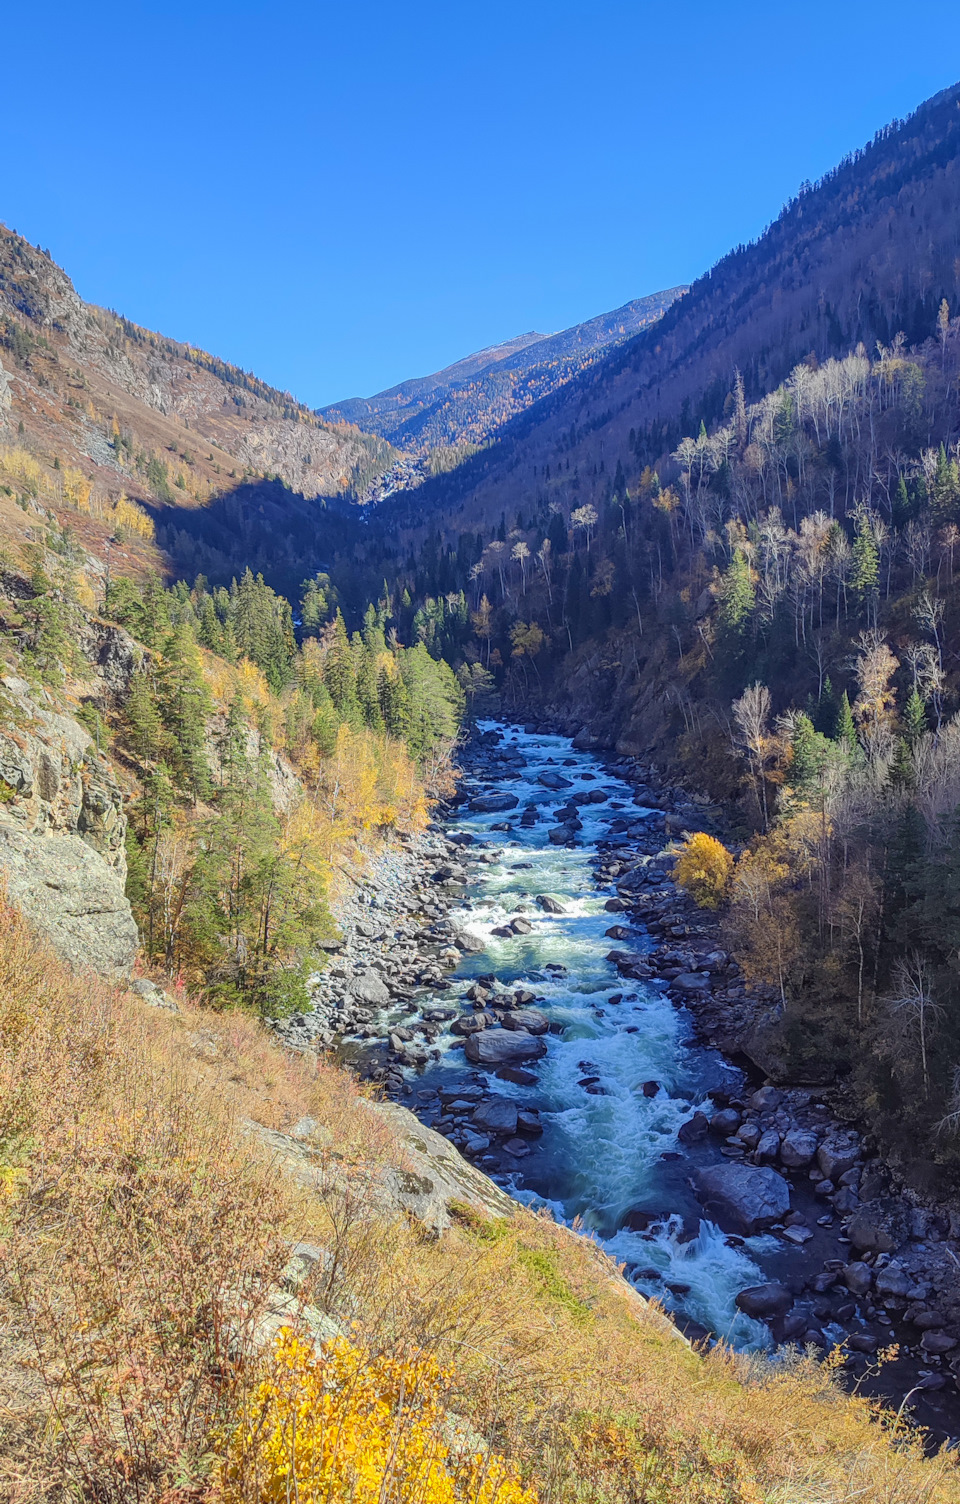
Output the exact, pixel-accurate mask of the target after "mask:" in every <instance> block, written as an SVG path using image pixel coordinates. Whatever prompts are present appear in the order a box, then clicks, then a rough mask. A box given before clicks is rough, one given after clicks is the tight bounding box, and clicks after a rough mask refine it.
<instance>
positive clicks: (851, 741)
mask: <svg viewBox="0 0 960 1504" xmlns="http://www.w3.org/2000/svg"><path fill="white" fill-rule="evenodd" d="M834 741H836V742H838V743H839V745H840V746H841V747H844V748H845V749H846V750H847V752H849V753H851V754H852V753H855V752H857V751H859V748H860V743H859V741H858V740H857V728H856V726H855V725H854V721H853V710H852V709H851V706H850V697H849V695H848V694H847V691H846V690H844V691H843V694H842V695H841V696H840V707H839V709H838V711H837V725H836V730H835V732H834Z"/></svg>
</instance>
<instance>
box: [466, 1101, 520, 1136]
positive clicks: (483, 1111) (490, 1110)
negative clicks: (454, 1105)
mask: <svg viewBox="0 0 960 1504" xmlns="http://www.w3.org/2000/svg"><path fill="white" fill-rule="evenodd" d="M473 1122H474V1126H475V1127H476V1128H478V1129H479V1130H480V1132H481V1133H503V1134H506V1136H507V1137H508V1138H512V1137H513V1135H514V1134H515V1133H516V1131H517V1104H516V1102H512V1101H511V1100H510V1098H509V1097H490V1098H489V1099H488V1100H487V1101H486V1102H481V1103H480V1106H479V1107H478V1108H477V1109H476V1110H475V1112H474V1114H473Z"/></svg>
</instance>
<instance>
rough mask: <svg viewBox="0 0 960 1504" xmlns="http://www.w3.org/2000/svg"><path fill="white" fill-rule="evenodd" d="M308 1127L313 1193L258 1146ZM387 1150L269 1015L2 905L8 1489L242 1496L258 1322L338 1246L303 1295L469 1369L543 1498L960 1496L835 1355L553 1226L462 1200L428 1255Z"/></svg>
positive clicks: (368, 1121)
mask: <svg viewBox="0 0 960 1504" xmlns="http://www.w3.org/2000/svg"><path fill="white" fill-rule="evenodd" d="M304 1116H310V1117H312V1118H313V1119H314V1121H315V1128H314V1129H313V1131H312V1134H311V1136H310V1139H309V1152H310V1154H311V1156H312V1158H311V1160H310V1163H311V1165H312V1167H313V1173H314V1183H313V1185H307V1184H303V1183H299V1182H298V1181H295V1180H294V1179H293V1178H292V1177H289V1176H287V1175H286V1174H285V1172H284V1170H283V1166H282V1163H281V1162H280V1161H279V1160H273V1159H271V1155H270V1151H269V1149H268V1147H266V1146H265V1145H264V1143H263V1142H262V1139H261V1137H258V1135H257V1134H256V1133H255V1132H251V1131H250V1124H251V1123H259V1124H262V1125H264V1126H265V1128H266V1129H269V1130H274V1131H276V1130H280V1131H283V1130H289V1128H290V1127H291V1126H292V1125H293V1124H294V1123H296V1122H297V1121H298V1120H300V1119H302V1118H303V1117H304ZM291 1143H292V1141H291ZM390 1162H392V1163H395V1164H400V1163H402V1148H401V1147H400V1146H398V1145H397V1143H396V1142H395V1141H394V1140H393V1139H392V1137H391V1134H390V1132H389V1130H388V1129H387V1128H386V1126H385V1125H384V1124H383V1123H382V1122H381V1121H380V1120H379V1119H378V1118H377V1117H376V1115H375V1114H371V1113H370V1112H369V1110H367V1109H366V1108H362V1107H361V1106H360V1097H359V1093H358V1091H357V1088H356V1087H355V1085H354V1084H353V1083H352V1082H351V1081H350V1080H349V1079H348V1078H347V1077H346V1076H345V1075H344V1074H342V1073H341V1072H339V1071H337V1070H335V1069H334V1068H333V1067H330V1066H321V1067H319V1068H317V1069H315V1068H314V1067H313V1065H312V1064H310V1063H309V1062H306V1061H303V1060H298V1059H296V1058H291V1057H289V1056H288V1055H286V1054H284V1053H283V1052H281V1051H280V1050H278V1049H277V1048H275V1047H274V1045H273V1044H272V1043H271V1042H270V1040H269V1038H268V1037H267V1036H266V1035H265V1033H264V1032H263V1031H262V1029H261V1028H260V1026H259V1025H258V1024H257V1023H256V1022H255V1021H254V1020H252V1019H250V1018H248V1017H245V1016H240V1015H235V1014H224V1015H218V1014H211V1013H206V1012H204V1011H202V1010H201V1009H198V1008H194V1007H193V1006H191V1005H190V1004H188V1003H187V1004H184V1005H183V1009H182V1011H181V1013H180V1014H179V1015H176V1016H174V1015H170V1014H166V1013H163V1012H161V1011H156V1010H151V1009H148V1008H147V1007H145V1006H144V1005H143V1004H141V1003H139V1002H138V1001H135V1000H134V999H133V998H131V997H129V996H127V995H125V994H124V993H123V992H122V990H120V989H117V988H114V987H113V986H110V985H108V984H106V983H103V982H100V981H97V980H95V979H91V978H89V977H76V976H73V975H72V974H71V973H70V972H69V971H67V969H66V968H65V967H63V966H62V965H61V964H60V963H59V962H57V961H56V960H55V959H54V958H53V957H52V956H51V955H50V954H49V953H48V952H46V951H45V950H44V949H43V948H42V947H41V946H40V945H39V944H38V943H37V942H36V941H35V940H34V938H33V937H32V936H31V934H30V933H29V932H28V930H27V929H26V927H25V925H24V924H23V922H22V921H21V919H20V918H19V917H18V916H17V915H16V914H15V913H14V912H12V911H11V910H10V909H9V908H7V907H5V906H4V907H2V908H0V1176H2V1186H3V1198H4V1199H3V1223H2V1240H3V1247H2V1249H0V1313H2V1314H0V1332H2V1336H0V1458H2V1461H0V1495H2V1497H4V1498H6V1499H10V1500H16V1501H17V1504H27V1501H32V1500H54V1499H57V1500H60V1499H64V1500H65V1499H67V1498H76V1497H78V1496H79V1497H84V1498H89V1499H98V1500H105V1501H108V1504H109V1501H113V1500H116V1501H121V1500H123V1501H126V1500H153V1499H156V1500H161V1499H162V1500H164V1501H166V1504H173V1501H185V1500H188V1499H196V1500H199V1499H204V1500H214V1499H217V1498H219V1497H222V1488H225V1487H226V1486H227V1479H226V1477H223V1479H222V1483H221V1472H220V1469H221V1464H222V1457H223V1453H224V1450H225V1445H226V1444H225V1442H224V1441H223V1438H225V1437H228V1436H230V1435H231V1434H232V1432H231V1426H232V1425H233V1424H234V1423H235V1421H236V1419H237V1418H238V1417H240V1416H242V1415H244V1414H245V1413H247V1412H248V1410H249V1406H250V1402H251V1397H252V1396H253V1395H254V1394H256V1393H257V1392H258V1390H257V1386H258V1385H262V1384H263V1383H264V1382H265V1379H266V1377H268V1376H269V1372H270V1366H269V1365H270V1361H271V1359H270V1356H269V1353H263V1352H259V1351H257V1350H256V1348H255V1344H254V1341H253V1336H254V1329H255V1326H256V1322H257V1320H258V1319H259V1317H260V1315H261V1314H262V1312H263V1310H264V1309H265V1306H266V1303H267V1301H268V1300H269V1298H270V1294H271V1291H272V1290H273V1289H274V1287H275V1284H276V1281H277V1279H278V1278H279V1275H280V1271H281V1270H282V1268H283V1266H284V1264H285V1262H286V1259H287V1257H288V1254H289V1240H291V1239H308V1240H310V1241H312V1242H313V1243H315V1244H317V1245H320V1246H322V1247H323V1248H324V1249H325V1250H327V1253H328V1257H327V1259H326V1262H325V1264H324V1266H323V1268H322V1271H321V1273H320V1274H319V1275H318V1276H317V1280H316V1283H315V1285H314V1287H313V1288H307V1289H305V1290H304V1292H303V1299H304V1300H306V1301H309V1302H311V1303H313V1304H315V1305H319V1306H320V1307H321V1308H322V1309H323V1310H324V1311H325V1312H327V1313H329V1314H331V1315H332V1316H333V1317H334V1318H335V1319H336V1320H337V1321H339V1322H340V1323H341V1325H342V1326H343V1327H344V1329H345V1330H347V1331H348V1332H349V1334H350V1338H351V1341H353V1342H356V1343H360V1344H362V1346H363V1350H364V1352H366V1353H367V1354H369V1356H370V1362H371V1363H373V1364H377V1363H380V1360H381V1359H382V1360H384V1362H387V1361H388V1360H390V1359H391V1358H392V1357H393V1356H395V1355H397V1354H400V1353H403V1354H415V1355H419V1356H418V1358H417V1361H418V1362H419V1361H421V1360H423V1361H427V1360H429V1362H430V1363H431V1364H435V1365H439V1368H440V1369H442V1370H443V1371H444V1372H449V1373H450V1374H451V1375H452V1377H451V1379H450V1381H449V1390H448V1392H447V1393H446V1394H445V1397H444V1404H445V1406H447V1407H448V1408H449V1409H451V1410H452V1411H454V1412H455V1413H456V1414H458V1415H460V1416H462V1417H464V1418H465V1420H466V1421H467V1422H469V1423H470V1424H471V1425H472V1426H473V1427H475V1428H476V1430H477V1431H478V1432H479V1433H480V1434H481V1435H482V1436H484V1437H486V1438H487V1440H488V1441H489V1442H490V1444H491V1445H492V1447H493V1448H494V1449H495V1451H496V1452H498V1453H501V1454H503V1455H504V1456H505V1457H506V1458H508V1459H509V1460H510V1464H511V1465H512V1466H515V1467H516V1468H517V1469H518V1470H519V1474H520V1476H522V1479H523V1483H524V1486H525V1487H527V1488H530V1489H532V1490H533V1491H534V1492H535V1493H536V1496H537V1498H538V1500H539V1501H540V1504H567V1501H570V1504H628V1501H629V1504H641V1501H647V1504H828V1501H829V1504H843V1501H848V1500H849V1501H853V1500H858V1501H871V1504H872V1501H876V1504H956V1501H960V1473H958V1469H957V1466H956V1463H955V1461H954V1459H953V1458H952V1456H949V1455H941V1456H938V1457H934V1458H929V1459H928V1458H924V1456H923V1455H922V1452H921V1450H920V1447H919V1445H918V1444H917V1442H916V1440H915V1439H914V1438H913V1437H912V1436H911V1435H910V1433H909V1432H908V1431H907V1429H906V1428H905V1427H904V1426H902V1425H900V1426H897V1425H896V1424H894V1423H893V1421H892V1419H889V1418H888V1419H887V1420H886V1421H885V1422H882V1423H881V1422H878V1419H877V1415H876V1411H875V1409H874V1407H872V1405H871V1404H870V1403H869V1402H867V1401H865V1400H862V1399H857V1398H850V1397H848V1396H845V1395H843V1394H842V1393H841V1392H840V1390H839V1389H838V1388H837V1386H836V1384H835V1382H834V1379H833V1376H832V1374H831V1372H830V1371H829V1368H827V1367H825V1366H824V1365H822V1364H817V1363H816V1362H814V1361H813V1360H811V1359H806V1358H797V1359H796V1360H795V1361H794V1362H791V1363H784V1364H782V1365H779V1366H773V1365H771V1364H769V1363H766V1362H763V1361H761V1360H757V1359H747V1358H743V1357H738V1356H736V1355H734V1354H731V1353H729V1352H727V1351H725V1350H724V1349H722V1348H717V1349H715V1350H713V1351H712V1352H710V1353H707V1354H700V1353H698V1352H696V1351H694V1350H693V1349H692V1348H691V1347H690V1346H689V1345H688V1344H686V1343H685V1342H683V1341H682V1340H679V1339H678V1338H676V1337H675V1336H670V1335H668V1331H667V1329H666V1328H665V1326H664V1322H663V1318H662V1316H659V1315H658V1314H657V1313H656V1312H655V1311H650V1310H648V1309H647V1308H646V1307H645V1306H644V1304H643V1302H641V1301H640V1300H639V1298H638V1297H636V1296H635V1295H634V1294H633V1292H632V1291H631V1290H630V1289H629V1287H628V1286H627V1285H626V1284H625V1283H624V1282H623V1281H622V1280H620V1279H619V1278H618V1277H617V1274H616V1270H615V1268H614V1266H613V1265H612V1264H611V1262H610V1261H609V1260H608V1259H607V1258H605V1257H604V1256H603V1255H602V1254H601V1252H600V1251H599V1250H598V1249H597V1248H596V1247H595V1246H594V1245H593V1244H591V1243H590V1242H589V1241H587V1240H585V1239H581V1238H578V1237H577V1236H576V1235H574V1234H572V1233H570V1232H568V1231H567V1230H566V1229H563V1228H560V1227H557V1226H555V1225H554V1224H553V1223H552V1222H550V1221H549V1220H547V1219H546V1218H542V1217H536V1216H533V1215H530V1214H528V1213H526V1212H521V1211H518V1213H517V1215H516V1216H515V1217H513V1218H512V1219H510V1220H509V1221H508V1222H484V1221H483V1220H481V1219H478V1217H477V1216H476V1214H475V1213H470V1212H468V1211H466V1210H465V1209H464V1210H463V1211H461V1212H460V1214H459V1215H458V1218H457V1221H456V1223H455V1225H454V1227H453V1228H452V1229H451V1230H450V1231H449V1233H448V1234H446V1235H445V1236H444V1238H443V1239H442V1240H439V1241H430V1240H429V1239H427V1238H426V1237H425V1235H424V1234H423V1232H422V1230H421V1229H419V1228H418V1227H417V1226H416V1225H415V1224H413V1223H411V1222H409V1221H407V1220H406V1219H405V1218H403V1217H402V1216H401V1215H399V1213H396V1212H391V1211H390V1210H388V1209H385V1208H384V1202H383V1196H382V1188H381V1187H379V1184H378V1176H379V1170H380V1167H381V1166H382V1165H384V1164H386V1163H390ZM381 1366H382V1364H381ZM238 1477H239V1478H240V1479H241V1482H240V1483H238V1482H237V1478H238ZM242 1478H243V1470H242V1469H240V1472H239V1473H237V1472H236V1471H235V1472H234V1475H233V1478H232V1481H231V1482H230V1489H231V1490H232V1493H231V1498H233V1499H238V1498H239V1499H243V1500H244V1504H246V1501H249V1504H254V1501H255V1500H256V1499H258V1498H259V1497H260V1495H259V1494H258V1493H257V1489H256V1487H255V1486H254V1485H251V1486H250V1488H249V1489H248V1490H247V1492H246V1493H244V1491H243V1489H244V1487H245V1485H242ZM238 1490H239V1491H238ZM334 1497H335V1496H331V1504H333V1499H334Z"/></svg>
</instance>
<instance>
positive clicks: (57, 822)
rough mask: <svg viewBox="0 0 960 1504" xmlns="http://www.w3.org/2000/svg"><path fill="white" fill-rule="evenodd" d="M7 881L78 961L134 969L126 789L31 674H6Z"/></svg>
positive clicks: (3, 824)
mask: <svg viewBox="0 0 960 1504" xmlns="http://www.w3.org/2000/svg"><path fill="white" fill-rule="evenodd" d="M0 708H2V721H0V879H2V880H3V881H4V882H5V883H6V888H7V895H8V897H9V899H10V901H11V902H12V903H13V904H14V905H15V906H16V907H17V908H18V909H20V910H21V911H22V912H23V914H24V915H25V916H26V918H27V919H28V920H29V922H30V923H31V924H32V925H33V927H34V928H35V929H36V930H37V931H38V932H39V933H40V934H41V935H42V936H43V938H44V939H45V940H47V941H49V943H50V944H51V945H52V946H53V948H54V949H55V950H56V951H57V952H58V954H59V955H60V956H62V957H63V959H64V960H66V961H68V962H69V963H70V964H71V965H72V966H77V967H91V968H92V969H93V970H95V971H98V972H101V973H102V974H103V975H105V976H116V977H120V976H125V975H126V974H127V973H128V972H129V970H130V967H131V965H132V964H133V959H134V956H135V954H136V949H137V928H136V925H135V923H134V920H133V915H132V913H131V910H130V905H129V903H128V902H127V899H126V897H125V894H124V882H125V880H126V875H127V863H126V850H125V844H124V838H125V836H126V829H127V822H126V817H125V815H124V812H123V796H122V793H121V791H120V787H119V785H118V784H117V781H116V779H115V778H114V776H113V771H112V769H111V768H110V766H109V764H108V763H106V762H105V761H104V760H103V758H101V757H100V756H99V753H98V751H97V749H96V747H95V746H94V743H93V739H92V738H91V736H90V735H89V733H88V732H87V731H86V730H85V729H84V728H83V727H82V726H81V725H79V724H78V722H77V721H75V720H74V719H73V717H72V716H70V715H66V714H64V713H63V711H62V709H60V708H58V707H57V704H56V702H55V701H54V700H53V698H52V696H51V695H50V694H49V693H48V692H47V691H46V690H42V689H35V688H33V687H32V686H30V685H28V684H27V683H26V681H25V680H23V679H18V678H16V677H15V676H13V675H8V676H7V677H6V678H5V679H4V680H3V681H2V703H0Z"/></svg>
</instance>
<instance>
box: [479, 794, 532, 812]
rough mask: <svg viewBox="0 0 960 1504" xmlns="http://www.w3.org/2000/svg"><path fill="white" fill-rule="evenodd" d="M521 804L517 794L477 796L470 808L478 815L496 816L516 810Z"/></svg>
mask: <svg viewBox="0 0 960 1504" xmlns="http://www.w3.org/2000/svg"><path fill="white" fill-rule="evenodd" d="M519 803H520V800H519V799H518V798H517V796H516V794H476V795H474V797H473V798H472V799H471V800H470V803H469V806H468V808H470V809H472V810H476V812H477V814H478V815H494V814H499V813H500V811H501V810H508V809H516V807H517V805H518V804H519Z"/></svg>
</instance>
